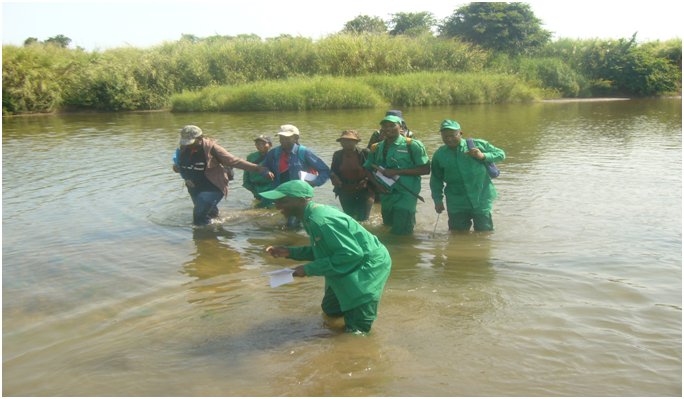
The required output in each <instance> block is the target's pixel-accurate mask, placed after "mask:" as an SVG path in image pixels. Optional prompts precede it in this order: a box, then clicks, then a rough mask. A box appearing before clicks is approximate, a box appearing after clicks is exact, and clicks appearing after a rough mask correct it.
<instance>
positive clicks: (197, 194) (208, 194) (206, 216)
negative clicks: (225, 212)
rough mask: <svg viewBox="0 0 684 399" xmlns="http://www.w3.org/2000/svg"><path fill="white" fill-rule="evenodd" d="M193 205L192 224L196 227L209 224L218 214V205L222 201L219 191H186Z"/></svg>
mask: <svg viewBox="0 0 684 399" xmlns="http://www.w3.org/2000/svg"><path fill="white" fill-rule="evenodd" d="M188 193H190V198H191V199H192V203H193V204H194V208H193V209H192V223H193V224H195V225H198V226H201V225H205V224H209V222H211V218H215V217H217V216H218V214H219V210H218V207H217V205H218V203H219V202H221V200H222V199H223V193H222V192H220V191H195V190H192V189H188Z"/></svg>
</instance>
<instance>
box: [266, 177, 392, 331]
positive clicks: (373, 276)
mask: <svg viewBox="0 0 684 399" xmlns="http://www.w3.org/2000/svg"><path fill="white" fill-rule="evenodd" d="M261 195H262V196H263V197H264V198H268V199H271V200H274V201H275V206H276V208H277V209H279V210H280V211H281V212H282V213H283V215H285V217H289V216H296V217H297V218H299V219H300V220H301V221H302V225H303V226H304V229H305V230H306V233H307V234H308V235H309V240H310V242H311V245H310V246H302V247H293V246H284V247H283V246H279V247H272V246H269V247H268V248H266V251H267V252H268V253H269V254H271V256H273V257H276V258H279V257H283V258H289V259H293V260H302V261H310V262H308V263H306V264H304V265H300V266H297V267H296V268H295V269H294V272H293V273H292V275H293V276H295V277H304V276H324V277H325V294H324V296H323V302H322V303H321V308H322V309H323V312H324V313H325V314H326V315H328V316H329V317H344V323H345V331H346V332H352V333H368V332H370V330H371V326H372V324H373V321H374V320H375V319H376V318H377V312H378V304H379V303H380V297H381V296H382V291H383V289H384V287H385V282H387V278H388V277H389V274H390V269H391V268H392V259H391V258H390V255H389V252H388V251H387V248H385V246H384V245H383V244H382V243H381V242H380V241H379V240H378V238H377V237H376V236H374V235H373V234H371V233H369V232H368V231H367V230H366V229H365V228H363V226H361V225H360V224H359V223H358V222H357V221H355V220H354V219H353V218H351V217H350V216H349V215H347V214H345V213H343V212H340V211H339V210H337V209H336V208H334V207H331V206H327V205H321V204H317V203H315V202H313V201H312V200H311V199H312V198H313V188H312V187H311V185H310V184H308V183H306V182H304V181H302V180H290V181H288V182H285V183H283V184H281V185H279V186H278V187H276V188H275V189H274V190H271V191H265V192H263V193H261Z"/></svg>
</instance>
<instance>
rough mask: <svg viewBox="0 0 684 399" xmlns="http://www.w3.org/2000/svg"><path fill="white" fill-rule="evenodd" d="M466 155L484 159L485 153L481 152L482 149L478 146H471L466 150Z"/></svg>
mask: <svg viewBox="0 0 684 399" xmlns="http://www.w3.org/2000/svg"><path fill="white" fill-rule="evenodd" d="M468 155H470V156H471V157H473V158H475V159H478V160H483V159H485V155H484V154H483V153H482V151H480V149H479V148H473V149H472V150H468Z"/></svg>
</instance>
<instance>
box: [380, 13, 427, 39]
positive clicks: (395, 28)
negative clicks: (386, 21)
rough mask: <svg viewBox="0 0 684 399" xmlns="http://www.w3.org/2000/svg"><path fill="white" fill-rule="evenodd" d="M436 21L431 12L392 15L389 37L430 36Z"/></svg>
mask: <svg viewBox="0 0 684 399" xmlns="http://www.w3.org/2000/svg"><path fill="white" fill-rule="evenodd" d="M436 24H437V20H436V19H435V17H434V15H433V14H432V13H431V12H427V11H423V12H399V13H396V14H392V19H391V20H390V26H391V28H392V29H391V30H390V32H389V33H390V35H393V36H396V35H406V36H421V35H423V34H430V35H432V27H433V26H435V25H436Z"/></svg>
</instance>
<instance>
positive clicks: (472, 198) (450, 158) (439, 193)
mask: <svg viewBox="0 0 684 399" xmlns="http://www.w3.org/2000/svg"><path fill="white" fill-rule="evenodd" d="M473 141H474V142H475V145H476V146H477V148H479V149H480V151H481V152H482V153H483V154H484V155H485V159H484V160H482V161H480V160H476V159H475V158H473V157H471V156H470V155H468V154H466V152H467V151H468V145H467V144H466V140H465V139H461V143H460V145H459V146H458V147H457V148H455V149H451V148H449V147H447V146H446V145H443V146H441V147H439V148H438V149H437V151H435V153H434V154H432V165H431V175H430V191H431V192H432V199H433V200H434V201H435V204H441V203H442V202H443V197H444V195H446V199H447V202H446V207H447V210H448V211H449V212H458V211H472V210H476V211H483V212H485V211H491V209H492V202H493V201H494V199H495V198H496V189H495V188H494V184H492V179H491V178H490V177H489V175H488V174H487V169H486V167H485V165H484V162H494V163H496V162H500V161H503V160H504V158H505V157H506V154H505V153H504V152H503V150H501V149H499V148H496V147H494V146H493V145H491V144H489V143H488V142H487V141H485V140H479V139H474V140H473ZM445 184H446V188H445V187H444V185H445Z"/></svg>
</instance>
